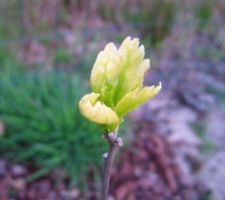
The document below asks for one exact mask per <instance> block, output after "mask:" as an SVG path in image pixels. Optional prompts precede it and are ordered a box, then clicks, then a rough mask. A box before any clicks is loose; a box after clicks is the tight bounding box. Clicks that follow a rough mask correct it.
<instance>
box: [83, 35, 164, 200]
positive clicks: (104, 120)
mask: <svg viewBox="0 0 225 200" xmlns="http://www.w3.org/2000/svg"><path fill="white" fill-rule="evenodd" d="M139 45H140V44H139V39H138V38H135V39H133V40H132V39H131V38H130V37H127V38H126V39H125V40H124V41H123V42H122V44H121V46H120V47H119V48H118V49H117V48H116V46H115V45H114V44H113V43H109V44H107V45H106V47H105V49H104V50H103V51H101V52H100V53H99V54H98V56H97V59H96V61H95V64H94V66H93V69H92V71H91V77H90V84H91V89H92V92H91V93H89V94H86V95H84V96H83V97H82V98H81V100H80V102H79V108H80V112H81V113H82V114H83V115H84V116H85V117H86V118H87V119H89V120H90V121H92V122H95V123H96V124H99V125H100V126H101V127H102V128H103V131H104V135H103V136H104V138H105V140H106V141H107V142H108V144H109V151H108V153H107V154H105V155H104V158H105V168H104V177H103V187H102V195H101V200H107V199H108V189H109V182H110V173H111V168H112V164H113V160H114V157H115V153H116V151H117V149H118V148H119V147H120V146H122V143H123V142H122V139H121V138H120V137H119V136H118V128H119V126H120V124H121V123H122V122H123V120H124V117H125V116H126V115H127V114H128V113H129V112H131V111H133V110H134V109H136V108H137V107H139V106H140V105H142V104H143V103H145V102H146V101H147V100H149V99H151V98H153V97H154V96H155V95H157V94H158V93H159V91H160V90H161V83H160V84H159V85H158V86H151V87H144V86H143V81H144V74H145V72H146V70H148V69H149V67H150V60H149V59H144V55H145V49H144V46H143V45H141V46H139ZM87 138H88V137H87Z"/></svg>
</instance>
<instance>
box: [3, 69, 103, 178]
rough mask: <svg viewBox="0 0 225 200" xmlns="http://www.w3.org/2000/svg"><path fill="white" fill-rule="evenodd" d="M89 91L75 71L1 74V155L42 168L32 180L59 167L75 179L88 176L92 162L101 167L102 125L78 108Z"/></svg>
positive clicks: (12, 160)
mask: <svg viewBox="0 0 225 200" xmlns="http://www.w3.org/2000/svg"><path fill="white" fill-rule="evenodd" d="M14 67H15V66H14ZM85 91H86V89H85V88H84V87H82V83H81V81H80V80H79V78H78V77H77V76H76V75H75V74H74V73H70V74H68V73H60V72H57V73H56V72H49V73H48V74H46V73H41V72H38V73H37V72H36V73H32V72H30V73H25V72H24V73H21V74H20V75H17V74H15V73H13V72H11V73H5V74H3V73H1V79H0V94H1V95H0V120H1V121H3V122H4V123H5V126H6V130H5V133H4V135H3V136H2V137H1V138H0V154H1V157H4V158H7V159H9V160H10V161H11V162H23V163H28V164H30V163H32V164H33V165H34V166H36V167H38V168H37V169H39V170H38V171H36V173H34V174H33V175H32V176H30V177H28V180H33V179H35V178H39V177H41V176H43V175H44V174H46V173H48V172H50V171H51V170H53V169H55V168H57V167H63V168H64V169H65V170H66V171H67V172H68V174H69V176H70V177H71V180H72V182H75V181H76V182H77V181H79V180H83V179H84V176H83V175H84V174H85V172H86V171H87V168H88V167H89V166H90V165H92V166H93V165H94V166H96V167H97V168H98V166H99V165H100V162H101V159H100V158H98V157H96V155H99V154H100V153H101V152H102V151H103V150H104V147H105V145H104V142H103V141H102V139H101V137H100V136H99V134H97V133H98V132H99V128H98V127H97V126H96V125H94V124H90V123H88V121H87V120H85V119H84V118H83V117H81V115H80V113H79V109H78V108H77V106H75V105H77V104H78V101H79V98H80V96H81V95H83V94H84V93H85ZM74 100H75V102H74ZM87 134H88V139H87V137H86V136H87Z"/></svg>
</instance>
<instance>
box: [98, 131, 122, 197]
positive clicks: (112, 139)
mask: <svg viewBox="0 0 225 200" xmlns="http://www.w3.org/2000/svg"><path fill="white" fill-rule="evenodd" d="M104 138H105V140H106V141H107V142H108V144H109V151H108V153H105V154H104V155H103V157H104V161H105V165H104V172H103V186H102V194H101V200H108V192H109V184H110V177H111V171H112V166H113V162H114V159H115V155H116V151H117V150H118V149H119V147H121V146H122V145H123V140H122V139H121V138H120V137H118V136H117V132H115V133H105V134H104Z"/></svg>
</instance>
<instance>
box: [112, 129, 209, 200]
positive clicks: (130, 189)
mask: <svg viewBox="0 0 225 200" xmlns="http://www.w3.org/2000/svg"><path fill="white" fill-rule="evenodd" d="M148 128H150V127H148V126H146V128H144V129H143V128H142V129H140V130H138V131H137V133H136V134H135V139H134V140H133V142H132V144H131V145H130V148H129V149H125V150H124V151H123V152H122V154H121V156H120V162H119V163H118V165H117V166H116V167H115V168H114V172H113V176H112V185H111V193H112V194H113V196H115V199H116V200H137V199H138V200H170V199H171V200H176V199H177V200H199V199H201V196H203V194H204V192H205V189H204V186H203V185H202V184H200V183H197V182H196V181H192V182H190V181H187V180H186V178H185V175H184V174H183V172H182V171H181V170H180V167H179V165H178V163H177V162H176V155H175V153H174V146H173V145H172V144H170V143H169V142H168V141H167V139H166V138H165V137H164V136H162V135H159V134H154V133H150V131H149V130H148ZM150 130H151V129H150Z"/></svg>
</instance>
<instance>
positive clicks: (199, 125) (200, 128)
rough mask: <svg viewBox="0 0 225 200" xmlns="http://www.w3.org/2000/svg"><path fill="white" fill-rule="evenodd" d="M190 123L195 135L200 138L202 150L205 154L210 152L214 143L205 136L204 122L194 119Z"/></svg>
mask: <svg viewBox="0 0 225 200" xmlns="http://www.w3.org/2000/svg"><path fill="white" fill-rule="evenodd" d="M191 125H192V128H193V130H194V131H195V133H196V135H197V136H198V137H199V138H200V139H201V140H202V147H201V150H202V152H203V153H205V154H208V153H210V152H212V150H213V149H214V144H213V143H212V142H211V141H210V140H209V138H208V137H207V127H206V124H204V123H203V122H202V121H196V122H194V123H192V124H191Z"/></svg>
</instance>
